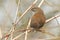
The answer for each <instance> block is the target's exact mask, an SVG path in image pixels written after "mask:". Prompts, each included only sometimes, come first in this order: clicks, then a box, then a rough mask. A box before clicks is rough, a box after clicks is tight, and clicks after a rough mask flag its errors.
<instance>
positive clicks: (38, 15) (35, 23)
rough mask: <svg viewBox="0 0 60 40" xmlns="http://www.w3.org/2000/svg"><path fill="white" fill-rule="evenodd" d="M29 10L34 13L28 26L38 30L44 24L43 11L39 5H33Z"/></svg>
mask: <svg viewBox="0 0 60 40" xmlns="http://www.w3.org/2000/svg"><path fill="white" fill-rule="evenodd" d="M31 10H32V11H33V12H34V13H35V14H34V15H33V16H32V18H31V23H30V27H31V28H33V29H34V30H36V31H38V30H39V29H40V28H42V27H43V25H44V24H45V21H46V19H45V16H44V12H43V11H42V9H40V8H39V7H33V8H32V9H31Z"/></svg>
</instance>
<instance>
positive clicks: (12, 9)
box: [0, 0, 60, 40]
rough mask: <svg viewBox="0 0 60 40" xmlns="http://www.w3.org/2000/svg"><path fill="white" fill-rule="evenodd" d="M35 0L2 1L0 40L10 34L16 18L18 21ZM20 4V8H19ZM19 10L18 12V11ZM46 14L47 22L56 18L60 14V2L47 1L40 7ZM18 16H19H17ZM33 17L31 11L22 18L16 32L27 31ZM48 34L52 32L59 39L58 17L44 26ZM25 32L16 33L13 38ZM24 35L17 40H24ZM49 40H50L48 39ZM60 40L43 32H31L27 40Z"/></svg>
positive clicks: (0, 0)
mask: <svg viewBox="0 0 60 40" xmlns="http://www.w3.org/2000/svg"><path fill="white" fill-rule="evenodd" d="M34 1H35V0H20V1H19V0H0V39H1V38H2V37H3V36H4V35H6V34H7V33H9V31H10V29H11V28H12V27H13V26H12V23H14V21H15V18H16V17H17V19H18V18H19V17H20V16H21V15H22V14H23V13H24V11H25V10H26V9H27V8H28V7H29V6H30V5H31V4H32V3H33V2H34ZM41 1H42V0H38V1H37V2H36V4H35V5H36V6H38V5H39V3H40V2H41ZM18 4H19V6H18ZM17 8H18V11H17ZM40 8H41V9H42V10H43V11H44V14H45V17H46V20H48V19H50V18H52V17H54V16H56V15H57V14H60V0H45V1H44V2H43V4H42V5H41V7H40ZM16 14H17V15H16ZM31 16H32V12H31V11H30V10H29V11H28V12H27V13H26V14H25V15H24V17H22V18H21V20H20V21H19V23H18V24H17V25H16V27H15V31H16V30H19V29H25V28H26V27H27V24H28V20H29V19H30V17H31ZM43 28H45V29H46V31H47V32H50V33H52V34H54V35H55V36H57V37H60V17H57V18H55V19H53V20H51V21H49V22H48V23H46V24H45V25H44V27H43ZM21 33H23V32H14V34H13V38H15V37H16V36H18V35H19V34H21ZM24 35H25V34H23V35H22V36H21V37H19V38H17V39H16V40H24V37H25V36H24ZM47 38H49V39H47ZM40 39H41V40H43V39H44V40H45V39H47V40H50V39H51V40H60V38H58V39H52V36H51V35H48V34H44V33H41V32H30V33H28V38H27V40H40ZM3 40H5V39H3ZM8 40H11V37H9V38H8Z"/></svg>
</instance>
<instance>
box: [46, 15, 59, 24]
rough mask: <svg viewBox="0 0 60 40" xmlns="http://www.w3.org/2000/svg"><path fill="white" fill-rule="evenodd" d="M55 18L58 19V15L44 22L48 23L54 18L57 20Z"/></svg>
mask: <svg viewBox="0 0 60 40" xmlns="http://www.w3.org/2000/svg"><path fill="white" fill-rule="evenodd" d="M57 17H60V15H59V14H58V15H56V16H54V17H52V18H50V19H48V20H46V23H48V22H50V21H51V20H53V19H55V18H57Z"/></svg>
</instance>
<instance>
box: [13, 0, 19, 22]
mask: <svg viewBox="0 0 60 40" xmlns="http://www.w3.org/2000/svg"><path fill="white" fill-rule="evenodd" d="M19 4H20V0H19V1H18V6H17V10H16V17H15V21H14V23H15V22H16V21H17V14H18V10H19V6H20V5H19Z"/></svg>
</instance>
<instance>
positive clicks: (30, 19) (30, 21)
mask: <svg viewBox="0 0 60 40" xmlns="http://www.w3.org/2000/svg"><path fill="white" fill-rule="evenodd" d="M30 23H31V19H30V20H29V22H28V25H27V29H29V27H30ZM27 35H28V31H26V33H25V40H27Z"/></svg>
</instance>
